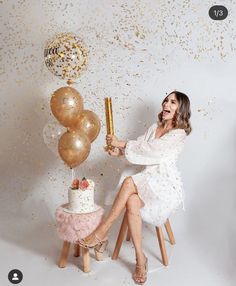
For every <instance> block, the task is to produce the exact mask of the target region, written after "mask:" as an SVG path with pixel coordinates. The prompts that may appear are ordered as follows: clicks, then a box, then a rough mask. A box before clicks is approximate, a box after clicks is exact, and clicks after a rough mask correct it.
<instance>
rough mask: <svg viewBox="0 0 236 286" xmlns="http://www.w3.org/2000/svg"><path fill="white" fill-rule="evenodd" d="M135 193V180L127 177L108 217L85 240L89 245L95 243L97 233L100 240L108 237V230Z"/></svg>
mask: <svg viewBox="0 0 236 286" xmlns="http://www.w3.org/2000/svg"><path fill="white" fill-rule="evenodd" d="M135 193H137V191H136V187H135V185H134V182H133V179H132V178H131V177H127V178H126V179H124V181H123V183H122V186H121V188H120V190H119V192H118V194H117V195H116V198H115V200H114V202H113V205H112V208H111V210H110V212H109V213H108V215H107V217H106V218H105V219H104V220H103V222H102V223H101V224H100V225H99V226H98V228H97V229H96V230H95V231H94V232H93V233H91V234H90V235H89V236H87V237H86V238H85V239H86V243H88V244H89V243H92V242H94V241H95V233H96V235H97V236H98V237H99V238H100V239H103V238H104V237H105V236H106V235H107V232H108V230H109V229H110V227H111V226H112V224H113V222H114V221H115V220H116V219H117V218H118V216H119V215H120V213H121V212H122V210H123V208H124V207H125V205H126V202H127V201H128V199H129V197H130V196H131V195H133V194H135Z"/></svg>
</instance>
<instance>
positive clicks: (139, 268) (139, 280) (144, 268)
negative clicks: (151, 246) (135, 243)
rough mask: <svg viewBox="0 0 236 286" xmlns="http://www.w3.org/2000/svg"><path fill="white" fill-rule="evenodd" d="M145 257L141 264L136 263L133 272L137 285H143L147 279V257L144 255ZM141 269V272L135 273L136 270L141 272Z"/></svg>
mask: <svg viewBox="0 0 236 286" xmlns="http://www.w3.org/2000/svg"><path fill="white" fill-rule="evenodd" d="M145 258H146V261H145V263H144V264H142V265H138V264H136V266H135V271H134V273H133V279H134V282H135V283H136V284H138V285H143V284H144V283H145V282H146V281H147V272H148V259H147V257H146V256H145ZM136 261H137V260H136ZM141 271H143V273H141V274H137V272H141Z"/></svg>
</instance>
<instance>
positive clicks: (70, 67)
mask: <svg viewBox="0 0 236 286" xmlns="http://www.w3.org/2000/svg"><path fill="white" fill-rule="evenodd" d="M44 60H45V64H46V66H47V68H48V69H49V70H50V71H51V72H52V73H53V74H54V75H56V76H58V77H60V78H62V79H66V80H68V79H74V80H75V79H77V78H78V77H79V76H80V74H81V73H82V72H83V71H84V70H85V69H86V68H87V63H88V51H87V49H86V48H85V46H84V43H83V42H82V40H81V39H79V38H78V37H77V36H76V35H75V34H73V33H60V34H58V35H56V37H55V38H53V39H51V40H49V41H48V43H47V44H46V46H45V49H44Z"/></svg>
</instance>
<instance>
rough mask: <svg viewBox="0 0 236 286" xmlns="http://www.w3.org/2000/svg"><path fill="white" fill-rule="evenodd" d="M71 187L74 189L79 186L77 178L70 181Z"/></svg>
mask: <svg viewBox="0 0 236 286" xmlns="http://www.w3.org/2000/svg"><path fill="white" fill-rule="evenodd" d="M71 188H72V189H73V190H76V189H78V188H79V179H74V181H73V182H72V185H71Z"/></svg>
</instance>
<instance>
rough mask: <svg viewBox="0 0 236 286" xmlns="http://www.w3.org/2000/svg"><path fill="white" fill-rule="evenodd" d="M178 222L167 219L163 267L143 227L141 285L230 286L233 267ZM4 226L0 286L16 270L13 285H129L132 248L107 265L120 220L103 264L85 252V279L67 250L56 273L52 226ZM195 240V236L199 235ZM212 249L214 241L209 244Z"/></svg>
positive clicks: (152, 232) (21, 223) (126, 247)
mask: <svg viewBox="0 0 236 286" xmlns="http://www.w3.org/2000/svg"><path fill="white" fill-rule="evenodd" d="M181 216H182V215H179V216H178V218H177V219H176V218H174V219H172V221H171V223H172V227H173V230H174V234H175V238H176V242H177V243H176V245H175V246H171V245H170V244H169V242H168V240H166V246H167V251H168V256H169V260H170V261H169V262H170V263H169V266H168V267H163V265H162V264H161V262H160V257H161V256H160V251H159V246H158V243H157V238H156V234H155V229H154V228H153V227H152V226H150V225H144V227H143V236H144V237H143V241H144V249H145V253H146V255H147V256H148V258H149V273H148V281H147V283H146V285H168V286H170V285H181V286H185V285H186V286H189V285H191V286H199V285H207V286H211V285H212V286H228V285H235V274H234V268H235V265H233V264H230V261H227V263H228V264H225V262H224V261H226V260H225V257H222V255H221V254H220V253H221V252H220V251H219V253H217V252H216V253H213V255H212V247H211V246H209V253H208V251H207V249H208V246H206V245H205V246H204V245H202V242H200V243H199V244H198V242H197V239H196V236H194V235H193V234H191V233H188V231H187V230H183V228H181V227H178V223H179V221H181ZM15 221H16V220H15V219H13V218H12V219H11V220H7V221H6V220H5V222H3V223H2V224H1V243H0V253H1V270H0V285H1V286H7V285H13V284H11V283H10V282H9V281H8V272H9V271H10V270H12V269H19V270H21V271H22V272H23V281H22V282H21V283H20V284H18V285H25V286H30V285H35V286H37V285H40V286H42V285H45V286H47V285H50V286H51V285H57V286H67V285H68V286H73V285H94V286H96V285H103V286H106V285H109V286H111V285H113V286H115V285H117V286H120V285H134V282H133V280H132V278H131V274H132V271H133V268H134V261H135V259H134V249H133V246H132V243H130V242H126V241H125V242H124V243H123V246H122V249H121V252H120V258H119V259H118V260H116V261H113V260H111V254H112V250H113V248H114V243H115V239H116V237H117V233H118V227H119V224H120V220H119V221H118V222H117V223H116V224H115V225H114V226H113V229H112V231H111V232H110V235H109V245H108V248H107V250H106V252H105V253H104V260H103V261H100V262H99V261H96V260H95V259H94V255H93V254H92V252H91V269H92V271H91V272H90V273H87V274H86V273H84V272H83V271H82V270H81V269H82V264H81V258H79V257H78V258H75V257H73V249H72V248H71V251H70V255H69V259H68V263H67V266H66V268H62V269H61V268H58V266H57V262H58V258H59V255H60V252H61V247H62V241H60V240H59V238H58V237H57V233H56V229H55V225H54V222H53V221H51V222H41V223H38V222H37V223H34V224H30V225H27V223H26V222H24V221H18V224H17V226H16V224H15ZM200 235H201V234H200ZM212 243H214V239H213V240H212Z"/></svg>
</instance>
